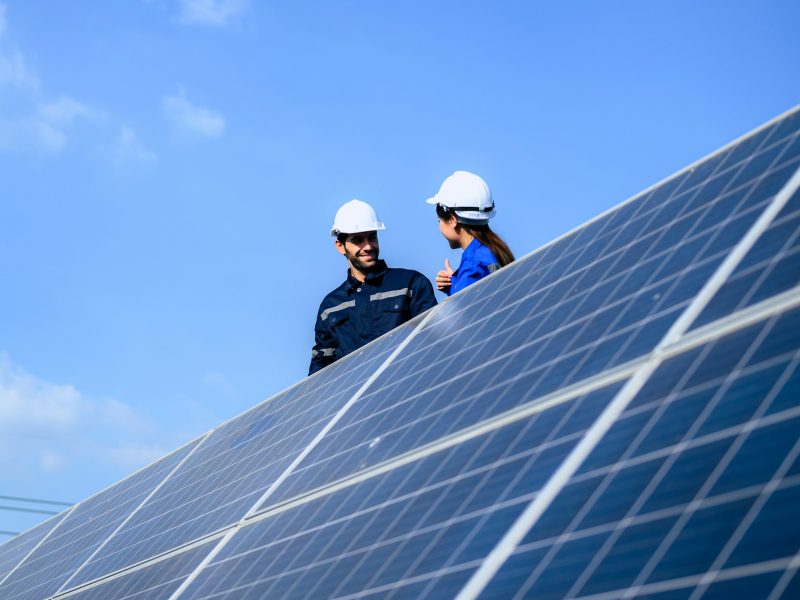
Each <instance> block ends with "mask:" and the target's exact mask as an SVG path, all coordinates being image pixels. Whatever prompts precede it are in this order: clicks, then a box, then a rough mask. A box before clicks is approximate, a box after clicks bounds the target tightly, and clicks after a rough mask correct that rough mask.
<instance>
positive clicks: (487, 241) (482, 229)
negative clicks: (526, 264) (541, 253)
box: [458, 223, 514, 267]
mask: <svg viewBox="0 0 800 600" xmlns="http://www.w3.org/2000/svg"><path fill="white" fill-rule="evenodd" d="M458 225H459V227H461V228H462V229H464V230H465V231H466V232H467V233H469V234H470V235H472V237H474V238H475V239H477V240H478V241H479V242H480V243H481V244H483V245H484V246H486V247H487V248H489V250H491V251H492V254H494V256H495V258H497V262H498V263H499V264H500V266H501V267H505V266H506V265H508V264H511V263H512V262H514V254H513V253H512V252H511V249H510V248H509V247H508V244H506V243H505V242H504V241H503V239H502V238H501V237H500V236H499V235H497V234H496V233H495V232H494V231H492V230H491V229H490V228H489V224H488V223H487V224H486V225H467V224H465V223H459V224H458Z"/></svg>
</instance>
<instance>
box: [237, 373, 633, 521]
mask: <svg viewBox="0 0 800 600" xmlns="http://www.w3.org/2000/svg"><path fill="white" fill-rule="evenodd" d="M641 362H642V361H640V360H637V361H631V363H628V364H625V365H621V366H620V367H617V368H615V369H613V370H611V371H607V372H605V373H602V374H601V375H598V376H596V377H592V378H590V379H587V380H584V381H581V382H578V383H576V384H574V385H572V386H569V387H568V388H564V389H563V390H560V391H559V392H555V393H553V394H550V395H548V396H545V397H542V398H539V399H537V400H536V401H534V402H531V403H528V404H524V405H521V406H518V407H515V408H513V409H511V410H509V411H507V412H505V413H501V414H499V415H497V416H495V417H492V418H491V419H487V420H484V421H481V422H480V423H478V424H476V425H473V426H470V427H467V428H465V429H462V430H459V431H458V432H456V433H453V434H450V435H448V436H445V437H443V438H440V439H438V440H436V441H434V442H430V443H428V444H425V445H423V446H420V447H418V448H415V449H414V450H412V451H409V452H406V453H404V454H402V455H399V456H397V457H394V458H391V459H389V460H386V461H384V462H381V463H378V464H375V465H373V466H371V467H369V468H367V469H364V470H362V471H358V472H356V473H354V474H352V475H349V476H347V477H344V478H342V479H339V480H337V481H334V482H331V483H329V484H325V485H323V486H320V487H319V488H315V489H313V490H310V491H308V492H305V493H303V494H302V495H299V496H296V497H293V498H291V499H289V500H286V501H282V502H279V503H276V504H273V505H270V506H269V507H267V508H265V509H264V510H260V511H256V512H255V513H254V514H253V515H251V516H250V517H248V522H256V521H259V520H262V519H264V518H268V517H270V516H272V515H273V514H276V513H279V512H282V511H285V510H289V509H291V508H294V507H295V506H298V505H301V504H305V503H307V502H310V501H313V500H315V499H317V498H320V497H322V496H326V495H328V494H330V493H333V492H336V491H338V490H340V489H344V488H346V487H350V486H353V485H357V484H359V483H361V482H363V481H366V480H368V479H371V478H373V477H376V476H378V475H382V474H384V473H387V472H389V471H393V470H395V469H397V468H398V467H402V466H404V465H407V464H410V463H413V462H416V461H417V460H419V459H420V458H423V457H426V456H429V455H431V454H435V453H437V452H441V451H443V450H447V449H448V448H453V447H456V446H458V445H460V444H463V443H465V442H467V441H469V440H472V439H474V438H476V437H480V436H481V435H484V434H486V433H488V432H491V431H494V430H496V429H499V428H500V427H503V426H505V425H508V424H510V423H514V422H516V421H519V420H521V419H524V418H527V417H529V416H531V415H534V414H536V413H538V412H542V411H545V410H548V409H550V408H552V407H554V406H557V405H559V404H563V403H565V402H569V401H571V400H574V399H575V398H577V397H580V396H583V395H585V394H587V393H589V392H592V391H595V390H598V389H601V388H604V387H607V386H608V385H611V384H613V383H617V382H619V381H622V380H624V379H626V378H627V377H628V376H630V374H631V373H633V372H634V371H635V370H636V369H637V368H638V366H639V364H640V363H641Z"/></svg>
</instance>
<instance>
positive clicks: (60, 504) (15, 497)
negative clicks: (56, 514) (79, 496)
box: [0, 496, 74, 506]
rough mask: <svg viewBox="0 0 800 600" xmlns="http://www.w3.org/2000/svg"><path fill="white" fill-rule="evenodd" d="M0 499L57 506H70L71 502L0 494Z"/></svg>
mask: <svg viewBox="0 0 800 600" xmlns="http://www.w3.org/2000/svg"><path fill="white" fill-rule="evenodd" d="M0 500H15V501H17V502H34V503H37V504H56V505H58V506H72V505H73V504H74V503H73V502H60V501H58V500H39V499H37V498H21V497H20V496H0Z"/></svg>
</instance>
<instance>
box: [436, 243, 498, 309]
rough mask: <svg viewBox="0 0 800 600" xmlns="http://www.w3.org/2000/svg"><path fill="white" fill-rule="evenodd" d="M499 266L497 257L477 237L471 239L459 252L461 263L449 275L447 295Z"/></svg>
mask: <svg viewBox="0 0 800 600" xmlns="http://www.w3.org/2000/svg"><path fill="white" fill-rule="evenodd" d="M499 268H500V263H499V262H498V261H497V257H496V256H495V255H494V253H493V252H492V251H491V250H489V248H487V247H486V246H484V245H483V244H481V243H480V241H478V240H477V239H474V240H472V241H471V242H470V243H469V245H468V246H467V247H466V248H464V252H463V253H462V254H461V263H460V264H459V265H458V268H457V269H456V270H455V271H453V274H452V275H451V276H450V291H448V292H447V295H448V296H452V295H453V294H455V293H456V292H460V291H461V290H463V289H464V288H465V287H467V286H468V285H470V284H472V283H475V282H476V281H478V280H479V279H483V278H484V277H486V276H487V275H491V274H492V273H494V272H495V271H497V269H499Z"/></svg>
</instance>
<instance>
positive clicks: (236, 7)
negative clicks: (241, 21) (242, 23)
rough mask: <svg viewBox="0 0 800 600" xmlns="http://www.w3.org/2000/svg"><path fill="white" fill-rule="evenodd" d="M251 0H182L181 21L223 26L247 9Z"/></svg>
mask: <svg viewBox="0 0 800 600" xmlns="http://www.w3.org/2000/svg"><path fill="white" fill-rule="evenodd" d="M248 4H249V0H180V21H181V22H182V23H186V24H190V25H204V26H207V27H223V26H225V25H229V24H230V23H232V22H234V21H235V20H237V19H238V18H239V17H240V16H241V15H242V14H244V12H245V11H246V10H247V6H248Z"/></svg>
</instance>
